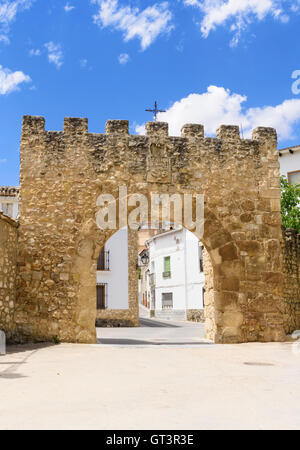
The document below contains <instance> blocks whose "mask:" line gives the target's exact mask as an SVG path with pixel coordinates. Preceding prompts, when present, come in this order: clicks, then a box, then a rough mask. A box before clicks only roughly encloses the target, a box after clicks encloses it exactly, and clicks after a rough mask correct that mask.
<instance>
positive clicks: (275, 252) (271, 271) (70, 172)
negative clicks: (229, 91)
mask: <svg viewBox="0 0 300 450" xmlns="http://www.w3.org/2000/svg"><path fill="white" fill-rule="evenodd" d="M128 130H129V124H128V122H127V121H123V120H120V121H119V120H117V121H108V122H107V124H106V133H105V134H94V133H89V132H88V122H87V119H75V118H66V119H65V122H64V130H63V132H50V131H45V121H44V119H43V118H40V117H32V116H25V117H24V119H23V128H22V141H21V198H22V203H21V211H20V228H19V261H20V270H19V274H18V290H17V293H18V301H17V314H16V317H17V323H16V330H17V331H16V332H17V335H18V336H20V337H21V338H22V339H35V340H49V339H51V338H52V337H53V335H57V336H58V337H60V338H61V339H62V340H64V341H69V342H94V341H95V335H94V333H95V332H94V327H93V330H91V324H92V315H91V314H90V312H89V308H88V307H87V306H86V305H87V303H88V301H87V300H86V297H85V295H86V294H84V291H85V292H87V291H88V290H89V289H92V288H91V286H92V284H91V279H92V278H91V277H92V273H91V271H93V270H94V269H93V268H94V264H95V262H96V257H97V251H98V250H99V249H100V246H101V245H103V243H104V242H105V241H106V240H107V239H108V238H109V237H110V236H111V235H112V231H109V232H105V233H103V232H100V231H99V229H96V225H95V213H96V201H97V196H98V195H99V194H101V193H108V194H113V195H114V197H115V198H118V196H119V186H120V185H124V186H126V187H127V190H128V194H132V193H135V192H138V193H144V194H145V195H146V196H147V197H148V196H149V195H150V194H151V193H153V192H159V193H168V194H176V193H179V194H181V195H182V194H191V195H194V194H195V193H199V194H203V195H204V196H205V228H204V236H203V237H202V238H201V239H202V240H203V244H204V245H205V247H206V249H207V253H208V255H209V260H210V261H211V272H212V273H213V276H212V279H213V282H212V283H211V289H210V291H211V292H210V298H209V300H208V301H209V305H210V307H209V308H208V310H210V312H209V320H210V326H209V330H208V334H209V337H210V338H212V339H213V340H214V341H215V342H221V343H226V342H229V343H237V342H251V341H280V340H283V339H284V338H285V335H284V327H283V315H284V302H283V295H282V286H283V277H282V273H281V272H282V257H281V249H280V240H281V238H282V231H281V216H280V189H279V163H278V155H277V136H276V131H275V130H273V129H271V128H257V129H256V130H254V132H253V135H252V140H248V139H241V138H240V135H239V128H238V127H235V126H221V127H220V128H219V129H218V130H217V136H216V138H207V137H205V136H204V128H203V126H202V125H198V124H189V125H185V126H184V127H183V129H182V135H181V137H169V135H168V124H166V123H160V122H155V123H148V124H147V126H146V135H145V136H130V135H129V131H128ZM126 217H127V214H126ZM118 225H119V224H118ZM117 228H118V226H117ZM208 267H209V264H208ZM90 292H91V291H90ZM89 298H91V294H89ZM93 298H94V296H93ZM93 314H94V313H93Z"/></svg>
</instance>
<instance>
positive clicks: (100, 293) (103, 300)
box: [97, 283, 107, 309]
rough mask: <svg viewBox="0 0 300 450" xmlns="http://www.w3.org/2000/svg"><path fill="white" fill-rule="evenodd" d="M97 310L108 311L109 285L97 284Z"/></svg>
mask: <svg viewBox="0 0 300 450" xmlns="http://www.w3.org/2000/svg"><path fill="white" fill-rule="evenodd" d="M97 309H107V284H105V283H99V284H97Z"/></svg>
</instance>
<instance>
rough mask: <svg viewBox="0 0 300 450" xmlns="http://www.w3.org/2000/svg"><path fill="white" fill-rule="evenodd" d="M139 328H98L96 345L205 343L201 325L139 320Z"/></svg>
mask: <svg viewBox="0 0 300 450" xmlns="http://www.w3.org/2000/svg"><path fill="white" fill-rule="evenodd" d="M140 325H141V327H140V328H98V329H97V336H98V343H99V344H103V345H118V346H120V345H122V346H124V345H125V346H126V345H130V346H132V345H138V346H142V345H168V346H172V345H186V346H195V345H201V344H203V343H205V342H208V341H205V339H204V338H205V329H204V324H202V323H190V322H166V321H162V320H158V319H145V318H140Z"/></svg>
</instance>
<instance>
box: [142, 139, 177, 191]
mask: <svg viewBox="0 0 300 450" xmlns="http://www.w3.org/2000/svg"><path fill="white" fill-rule="evenodd" d="M147 181H148V182H149V183H170V182H171V159H170V158H169V156H168V153H167V149H166V145H164V144H163V143H161V142H159V140H156V141H152V142H151V144H150V150H149V155H148V158H147Z"/></svg>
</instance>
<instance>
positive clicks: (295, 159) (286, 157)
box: [279, 147, 300, 177]
mask: <svg viewBox="0 0 300 450" xmlns="http://www.w3.org/2000/svg"><path fill="white" fill-rule="evenodd" d="M292 150H293V151H294V153H293V154H291V153H290V152H289V151H286V150H284V151H282V152H281V154H282V156H281V157H280V158H279V163H280V173H281V175H285V176H286V177H287V174H288V173H289V172H296V171H297V170H300V147H299V149H292Z"/></svg>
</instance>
